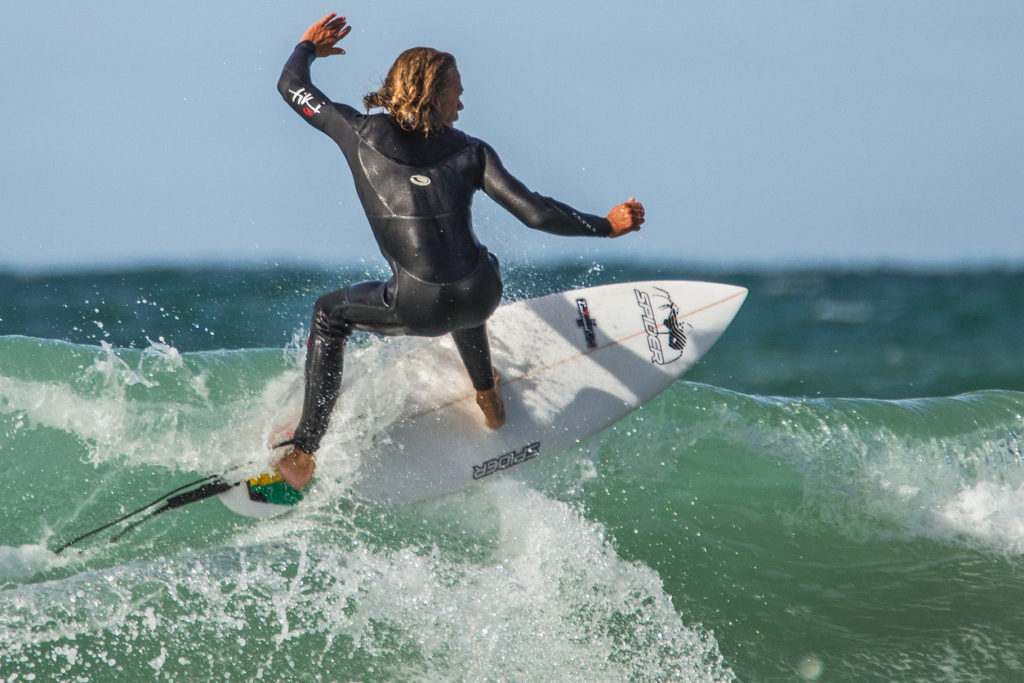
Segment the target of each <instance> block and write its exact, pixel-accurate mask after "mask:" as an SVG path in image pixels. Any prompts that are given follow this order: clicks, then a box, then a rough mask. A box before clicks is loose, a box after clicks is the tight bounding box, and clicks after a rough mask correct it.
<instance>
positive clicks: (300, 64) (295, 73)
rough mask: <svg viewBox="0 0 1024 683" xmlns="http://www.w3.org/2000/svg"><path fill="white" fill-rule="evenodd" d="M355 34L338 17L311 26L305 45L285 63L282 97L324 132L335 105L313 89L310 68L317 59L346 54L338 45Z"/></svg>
mask: <svg viewBox="0 0 1024 683" xmlns="http://www.w3.org/2000/svg"><path fill="white" fill-rule="evenodd" d="M351 30H352V27H351V26H347V25H346V23H345V17H335V15H334V14H333V13H332V14H328V15H327V16H326V17H324V18H323V19H321V20H320V21H318V22H317V23H315V24H313V25H312V26H310V27H309V28H308V29H307V30H306V33H305V34H303V36H302V42H300V43H299V44H298V45H297V46H296V47H295V51H294V52H292V55H291V57H289V58H288V61H287V62H285V65H284V69H283V70H282V71H281V77H280V79H278V81H277V90H278V92H280V93H281V97H283V98H284V100H285V101H286V102H287V103H288V104H289V105H290V106H291V108H292V109H294V110H295V111H296V112H297V113H298V114H300V115H302V116H303V118H305V119H306V120H307V121H308V122H309V123H310V124H311V125H313V126H315V127H316V128H320V129H321V130H324V129H325V128H326V126H327V123H328V119H329V117H327V116H326V115H327V114H328V112H329V111H330V110H332V109H334V108H335V105H333V103H332V102H331V100H330V98H328V97H327V96H326V95H324V94H323V93H322V92H321V91H320V90H319V89H318V88H317V87H316V86H314V85H313V81H312V79H311V77H310V74H309V67H310V65H311V64H312V63H313V60H314V59H316V58H317V57H328V56H330V55H343V54H345V51H344V50H342V49H341V48H339V47H335V44H336V43H337V42H338V41H339V40H341V39H342V38H344V37H345V36H347V35H348V34H349V32H350V31H351Z"/></svg>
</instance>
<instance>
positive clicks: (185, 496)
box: [53, 474, 239, 554]
mask: <svg viewBox="0 0 1024 683" xmlns="http://www.w3.org/2000/svg"><path fill="white" fill-rule="evenodd" d="M238 484H239V482H235V483H229V482H228V481H226V480H224V479H223V478H222V477H221V475H219V474H211V475H210V476H208V477H203V478H202V479H197V480H195V481H193V482H190V483H188V484H184V485H182V486H179V487H178V488H176V489H174V490H173V491H168V492H167V493H165V494H164V495H162V496H160V497H159V498H157V499H156V500H154V501H153V502H152V503H149V504H148V505H143V506H142V507H140V508H139V509H138V510H133V511H131V512H129V513H128V514H126V515H122V516H121V517H118V518H117V519H115V520H114V521H112V522H107V523H106V524H104V525H102V526H99V527H97V528H95V529H93V530H92V531H89V532H87V533H84V534H82V535H81V536H78V537H77V538H73V539H72V540H70V541H68V542H67V543H64V544H63V545H61V546H60V547H59V548H57V549H56V550H54V551H53V552H54V554H59V553H60V552H61V551H63V550H64V549H65V548H68V547H69V546H72V545H74V544H75V543H78V542H79V541H82V540H85V539H86V538H89V537H90V536H93V535H95V534H98V533H99V532H101V531H103V530H105V529H109V528H110V527H112V526H115V525H117V524H119V523H121V522H123V521H125V520H126V519H130V518H132V517H135V516H136V515H140V514H142V513H143V512H145V511H146V510H149V509H150V508H153V507H156V506H157V505H160V503H164V504H163V505H162V506H161V507H159V508H157V509H156V510H154V511H153V512H151V513H149V514H148V515H146V516H145V517H143V518H142V519H140V520H137V521H135V522H132V523H131V524H129V525H128V526H127V527H125V528H124V529H122V530H121V532H120V533H119V534H117V535H116V536H114V537H113V538H111V539H110V541H111V542H112V543H113V542H114V541H117V540H119V539H120V538H121V537H122V536H124V535H125V534H126V533H128V532H129V531H131V530H132V529H134V528H135V527H137V526H139V525H140V524H142V523H143V522H145V521H146V520H150V519H153V518H154V517H156V516H157V515H159V514H160V513H162V512H167V511H168V510H173V509H174V508H179V507H181V506H183V505H188V504H189V503H195V502H196V501H200V500H205V499H207V498H210V497H212V496H216V495H217V494H219V493H223V492H225V491H227V490H229V489H231V488H233V487H235V486H238ZM192 487H196V488H192ZM185 489H191V490H190V491H185ZM179 491H185V492H184V493H179ZM175 494H178V495H175ZM165 501H166V502H165Z"/></svg>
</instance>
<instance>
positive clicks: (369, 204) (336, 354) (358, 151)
mask: <svg viewBox="0 0 1024 683" xmlns="http://www.w3.org/2000/svg"><path fill="white" fill-rule="evenodd" d="M351 30H352V28H351V27H350V26H348V24H347V22H346V19H345V17H343V16H337V15H336V14H334V13H331V14H328V15H327V16H326V17H324V18H323V19H321V20H320V21H318V22H316V23H315V24H313V25H312V26H310V27H309V29H308V30H307V31H306V33H305V34H304V35H303V36H302V41H301V42H300V43H299V44H298V45H297V46H296V48H295V50H294V52H292V55H291V57H290V58H289V59H288V61H287V62H286V63H285V66H284V70H283V71H282V73H281V78H280V80H279V81H278V90H279V91H280V93H281V96H282V97H284V99H285V101H286V102H287V103H288V104H289V105H290V106H291V107H292V109H294V110H295V111H296V112H297V113H298V114H299V115H300V116H301V117H302V118H304V119H305V120H306V121H307V122H308V123H309V124H310V125H312V126H313V127H314V128H317V129H319V130H320V131H322V132H324V133H325V134H326V135H328V136H329V137H330V138H331V139H332V140H334V142H335V143H336V144H337V145H338V147H340V148H341V151H342V153H343V154H344V155H345V159H346V160H347V161H348V164H349V167H350V168H351V170H352V176H353V179H354V181H355V185H356V191H357V193H358V195H359V200H360V202H361V203H362V206H363V210H364V211H365V213H366V217H367V219H368V220H369V223H370V227H371V229H372V230H373V234H374V237H375V238H376V239H377V244H378V245H379V247H380V250H381V253H382V254H383V255H384V258H385V259H387V261H388V264H389V265H390V266H391V270H392V272H393V275H392V277H391V279H389V280H387V281H386V282H362V283H358V284H353V285H349V286H348V287H345V288H343V289H340V290H338V291H336V292H332V293H330V294H325V295H324V296H322V297H320V298H319V299H318V300H317V302H316V305H315V307H314V309H313V321H312V326H311V330H310V336H309V341H308V343H307V352H306V365H305V380H306V385H305V394H304V397H303V405H302V417H301V418H300V420H299V425H298V427H297V428H296V430H295V435H294V437H293V438H292V439H290V440H288V441H286V442H284V443H282V444H278V445H277V446H275V448H276V447H279V446H287V447H288V449H287V450H286V451H285V453H284V455H283V456H282V457H281V459H280V460H279V461H278V462H277V464H276V466H275V467H276V469H277V472H278V473H279V474H280V475H281V477H282V478H283V479H284V482H286V483H287V484H288V485H289V486H291V487H293V488H294V489H298V490H301V489H303V488H305V487H306V485H307V484H308V483H309V481H310V479H311V478H312V476H313V470H314V467H315V457H314V454H315V453H316V451H317V449H318V448H319V446H320V441H321V439H322V438H323V436H324V434H325V433H326V431H327V427H328V424H329V421H330V416H331V411H332V410H333V408H334V405H335V403H336V402H337V399H338V394H339V392H340V388H341V377H342V359H343V353H344V348H345V342H346V340H347V339H348V337H349V335H351V334H352V332H354V331H356V330H362V331H364V332H373V333H375V334H381V335H403V334H409V335H418V336H440V335H443V334H451V335H452V338H453V339H454V341H455V345H456V347H457V348H458V350H459V355H460V356H461V358H462V361H463V363H464V364H465V366H466V371H467V372H468V374H469V378H470V381H471V382H472V384H473V388H474V389H475V390H476V401H477V404H478V406H479V407H480V409H481V411H482V412H483V416H484V422H485V424H486V425H487V426H488V427H489V428H491V429H498V428H500V427H501V426H502V425H503V424H504V422H505V409H504V404H503V402H502V395H501V385H500V383H499V382H498V374H497V372H496V371H495V369H494V368H493V366H492V365H491V353H490V346H489V343H488V339H487V329H486V322H487V319H488V318H489V317H490V315H491V314H492V313H493V312H494V310H495V309H496V308H497V307H498V303H499V302H500V301H501V294H502V283H501V274H500V272H499V269H498V260H497V259H496V258H495V257H494V255H493V254H491V253H490V252H488V250H487V248H486V247H485V246H484V245H482V244H480V242H479V240H477V237H476V235H475V234H474V232H473V226H472V219H471V216H470V203H471V201H472V197H473V194H474V193H475V192H476V191H477V190H483V191H484V192H486V193H487V195H488V196H490V197H491V198H492V199H494V200H495V201H496V202H497V203H498V204H500V205H501V206H502V207H504V208H505V209H506V210H508V211H509V212H510V213H511V214H512V215H514V216H515V217H516V218H518V219H519V220H520V221H522V222H523V223H524V224H526V225H527V226H529V227H531V228H535V229H537V230H543V231H545V232H550V233H555V234H559V235H584V236H594V237H619V236H621V235H624V234H626V233H629V232H633V231H635V230H639V229H640V225H641V224H642V223H643V222H644V207H643V205H642V204H641V203H640V202H637V201H635V200H634V199H633V198H632V197H630V199H629V201H626V202H624V203H622V204H619V205H618V206H616V207H614V208H613V209H612V210H611V211H610V212H609V213H608V215H607V217H600V216H596V215H591V214H586V213H582V212H579V211H576V210H575V209H573V208H572V207H570V206H568V205H566V204H563V203H561V202H558V201H556V200H554V199H551V198H548V197H544V196H542V195H539V194H537V193H535V192H531V191H530V190H529V189H527V188H526V186H524V185H523V184H522V183H521V182H519V181H518V180H516V179H515V178H514V177H513V176H512V175H511V174H510V173H509V172H508V171H506V170H505V168H504V167H503V166H502V164H501V161H500V160H499V159H498V155H497V154H496V153H495V151H494V150H493V149H492V148H491V147H490V146H489V145H487V144H486V143H484V142H482V141H481V140H478V139H476V138H473V137H470V136H468V135H466V134H465V133H462V132H461V131H458V130H456V129H455V128H454V124H455V122H456V121H457V120H458V118H459V111H461V110H462V108H463V106H462V101H461V99H460V98H461V95H462V79H461V76H460V74H459V70H458V68H457V67H456V64H455V58H454V57H453V56H452V55H450V54H448V53H446V52H440V51H438V50H435V49H432V48H426V47H416V48H412V49H410V50H406V51H405V52H403V53H402V54H401V55H399V57H398V59H397V60H395V63H394V64H393V65H392V66H391V69H390V70H389V71H388V74H387V77H386V78H385V80H384V83H383V85H382V86H381V88H380V89H379V90H377V91H376V92H373V93H370V94H368V95H366V96H365V97H364V98H363V104H364V105H365V107H366V111H367V112H370V111H371V110H373V109H377V108H380V109H382V110H383V112H381V113H376V114H369V113H367V114H363V113H360V112H359V111H357V110H356V109H354V108H353V107H350V106H348V105H345V104H340V103H336V102H332V101H331V100H330V99H329V98H327V97H326V96H325V95H324V94H323V93H322V92H321V91H320V90H319V89H317V88H316V86H314V85H313V82H312V80H311V79H310V73H309V72H310V65H311V64H312V63H313V60H314V59H316V58H318V57H328V56H331V55H343V54H345V51H344V50H343V49H341V48H339V47H336V46H337V44H338V42H339V41H340V40H341V39H342V38H344V37H345V36H347V35H348V34H349V32H350V31H351Z"/></svg>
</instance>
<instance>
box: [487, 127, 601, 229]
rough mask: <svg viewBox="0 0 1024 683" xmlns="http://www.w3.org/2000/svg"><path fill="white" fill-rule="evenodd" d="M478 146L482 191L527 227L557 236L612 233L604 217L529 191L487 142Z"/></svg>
mask: <svg viewBox="0 0 1024 683" xmlns="http://www.w3.org/2000/svg"><path fill="white" fill-rule="evenodd" d="M480 148H481V152H480V154H481V156H482V159H481V164H482V165H483V190H484V192H486V193H487V196H489V197H490V198H491V199H493V200H494V201H496V202H498V204H500V205H501V206H502V207H503V208H504V209H505V210H506V211H508V212H509V213H511V214H512V215H513V216H515V217H516V218H518V219H519V220H521V221H522V222H523V223H525V224H526V225H528V226H529V227H531V228H535V229H537V230H543V231H544V232H550V233H554V234H556V235H587V236H592V237H594V236H596V237H607V236H608V235H610V234H611V232H612V226H611V223H609V222H608V219H607V218H604V217H602V216H595V215H593V214H589V213H583V212H580V211H577V210H576V209H574V208H572V207H571V206H569V205H567V204H563V203H562V202H560V201H557V200H554V199H551V198H550V197H545V196H543V195H541V194H538V193H536V192H532V191H531V190H530V189H529V188H527V187H526V186H525V185H523V184H522V183H521V182H519V180H517V179H516V178H515V177H514V176H513V175H512V174H511V173H509V172H508V171H506V170H505V167H504V166H502V164H501V160H500V159H499V158H498V155H497V153H496V152H495V151H494V150H493V149H491V147H490V146H489V145H486V144H483V143H481V144H480Z"/></svg>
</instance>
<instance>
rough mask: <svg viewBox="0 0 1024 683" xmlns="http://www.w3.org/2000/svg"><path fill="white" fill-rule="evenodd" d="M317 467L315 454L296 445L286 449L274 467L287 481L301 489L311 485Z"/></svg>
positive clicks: (294, 487)
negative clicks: (310, 481)
mask: <svg viewBox="0 0 1024 683" xmlns="http://www.w3.org/2000/svg"><path fill="white" fill-rule="evenodd" d="M315 467H316V461H315V460H314V458H313V456H312V455H311V454H309V453H307V452H306V451H304V450H302V449H300V448H297V447H296V446H292V447H291V448H289V449H288V450H287V451H285V454H284V455H283V456H281V459H280V460H278V461H277V464H276V465H274V469H276V470H277V472H278V474H280V475H281V478H282V479H284V481H285V483H286V484H288V485H289V486H291V487H292V488H293V489H296V490H299V491H301V490H302V489H304V488H306V486H307V485H309V480H310V479H312V478H313V469H314V468H315Z"/></svg>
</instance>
